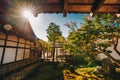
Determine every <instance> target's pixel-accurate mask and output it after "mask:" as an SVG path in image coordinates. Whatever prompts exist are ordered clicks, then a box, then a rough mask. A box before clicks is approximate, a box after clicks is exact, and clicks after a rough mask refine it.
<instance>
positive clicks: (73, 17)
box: [30, 13, 85, 41]
mask: <svg viewBox="0 0 120 80" xmlns="http://www.w3.org/2000/svg"><path fill="white" fill-rule="evenodd" d="M84 16H85V14H78V13H76V14H75V13H70V14H67V17H63V14H62V13H59V14H56V13H51V14H48V13H46V14H45V13H41V14H38V16H37V17H33V18H32V20H30V23H31V26H32V28H33V31H34V33H35V34H36V36H37V37H38V38H40V39H42V40H45V41H48V39H47V37H46V35H47V32H46V29H47V28H48V26H49V24H50V23H51V22H54V23H55V24H57V25H59V26H60V29H61V31H62V35H63V36H64V37H67V36H68V34H69V33H68V32H69V28H68V27H66V26H64V24H66V23H70V22H71V21H75V22H77V26H78V27H80V23H84V21H83V18H84Z"/></svg>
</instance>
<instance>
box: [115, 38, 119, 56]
mask: <svg viewBox="0 0 120 80" xmlns="http://www.w3.org/2000/svg"><path fill="white" fill-rule="evenodd" d="M118 43H119V42H118V37H117V38H116V42H115V43H114V50H115V51H116V52H117V54H118V55H119V56H120V52H119V51H118V50H117V46H118Z"/></svg>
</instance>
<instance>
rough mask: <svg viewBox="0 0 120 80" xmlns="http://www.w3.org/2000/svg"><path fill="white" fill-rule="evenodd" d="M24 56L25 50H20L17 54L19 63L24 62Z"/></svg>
mask: <svg viewBox="0 0 120 80" xmlns="http://www.w3.org/2000/svg"><path fill="white" fill-rule="evenodd" d="M23 54H24V49H18V52H17V61H18V60H23Z"/></svg>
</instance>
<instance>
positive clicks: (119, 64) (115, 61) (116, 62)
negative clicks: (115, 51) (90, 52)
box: [103, 52, 120, 66]
mask: <svg viewBox="0 0 120 80" xmlns="http://www.w3.org/2000/svg"><path fill="white" fill-rule="evenodd" d="M103 54H104V55H106V56H107V57H108V58H110V59H111V60H112V61H113V62H114V63H115V64H117V65H118V66H120V62H119V61H118V60H116V59H115V58H113V57H112V56H111V55H110V53H107V52H103Z"/></svg>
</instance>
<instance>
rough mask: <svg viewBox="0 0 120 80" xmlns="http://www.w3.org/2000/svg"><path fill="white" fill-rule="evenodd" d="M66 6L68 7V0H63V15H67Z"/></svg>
mask: <svg viewBox="0 0 120 80" xmlns="http://www.w3.org/2000/svg"><path fill="white" fill-rule="evenodd" d="M67 8H68V0H64V5H63V17H66V16H67Z"/></svg>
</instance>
